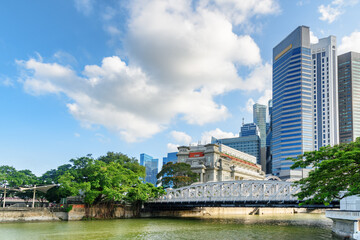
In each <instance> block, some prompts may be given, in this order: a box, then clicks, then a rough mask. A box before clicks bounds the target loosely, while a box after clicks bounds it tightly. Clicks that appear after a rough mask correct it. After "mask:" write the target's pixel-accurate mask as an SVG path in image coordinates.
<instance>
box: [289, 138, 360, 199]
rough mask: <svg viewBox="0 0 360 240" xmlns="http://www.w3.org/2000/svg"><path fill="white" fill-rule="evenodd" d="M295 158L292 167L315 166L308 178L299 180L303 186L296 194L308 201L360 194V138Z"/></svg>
mask: <svg viewBox="0 0 360 240" xmlns="http://www.w3.org/2000/svg"><path fill="white" fill-rule="evenodd" d="M292 160H293V161H294V164H293V166H292V167H291V168H292V169H296V168H305V167H312V168H313V170H312V171H310V173H309V176H308V177H307V178H303V179H301V180H299V181H297V182H296V183H297V184H300V187H301V192H300V193H298V194H296V195H297V196H298V198H299V199H300V200H305V203H324V204H325V205H328V204H329V203H330V202H332V201H333V200H334V199H342V198H344V197H346V196H351V195H357V194H360V138H357V139H356V141H355V142H351V143H348V144H340V145H335V146H334V147H331V146H326V147H321V148H320V150H319V151H312V152H306V153H304V154H303V155H300V156H298V158H296V159H292ZM343 191H345V194H344V192H343Z"/></svg>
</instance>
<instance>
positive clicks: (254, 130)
mask: <svg viewBox="0 0 360 240" xmlns="http://www.w3.org/2000/svg"><path fill="white" fill-rule="evenodd" d="M253 135H258V136H259V137H260V131H259V127H258V126H257V125H256V124H255V123H245V124H243V125H242V126H241V131H240V137H246V136H253Z"/></svg>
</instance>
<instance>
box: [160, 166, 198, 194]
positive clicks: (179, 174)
mask: <svg viewBox="0 0 360 240" xmlns="http://www.w3.org/2000/svg"><path fill="white" fill-rule="evenodd" d="M156 178H157V179H160V180H159V181H158V183H161V185H162V186H163V187H164V188H169V187H173V188H179V187H184V186H188V185H190V184H192V183H194V182H196V181H198V178H199V177H198V174H196V173H194V172H193V171H191V166H190V165H189V164H187V163H172V162H168V163H167V164H165V165H164V166H163V167H162V169H161V171H160V172H159V173H158V174H157V175H156Z"/></svg>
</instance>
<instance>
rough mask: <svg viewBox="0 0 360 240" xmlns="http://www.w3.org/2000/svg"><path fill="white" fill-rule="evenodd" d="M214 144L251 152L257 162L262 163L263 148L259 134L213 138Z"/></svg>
mask: <svg viewBox="0 0 360 240" xmlns="http://www.w3.org/2000/svg"><path fill="white" fill-rule="evenodd" d="M211 143H212V144H223V145H226V146H229V147H231V148H233V149H236V150H238V151H241V152H244V153H247V154H250V155H251V156H254V157H255V158H256V163H257V164H261V148H260V137H259V135H248V136H244V137H235V138H222V139H216V138H214V137H212V138H211Z"/></svg>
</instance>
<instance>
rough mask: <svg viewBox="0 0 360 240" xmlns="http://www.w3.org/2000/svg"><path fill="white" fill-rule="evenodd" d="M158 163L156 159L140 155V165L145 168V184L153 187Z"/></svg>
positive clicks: (143, 154)
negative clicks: (150, 184)
mask: <svg viewBox="0 0 360 240" xmlns="http://www.w3.org/2000/svg"><path fill="white" fill-rule="evenodd" d="M158 163H159V160H158V159H155V158H153V157H152V156H150V155H147V154H145V153H142V154H140V165H141V166H145V171H146V177H145V182H149V183H152V184H154V185H155V186H156V182H157V178H156V175H157V174H158Z"/></svg>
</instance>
